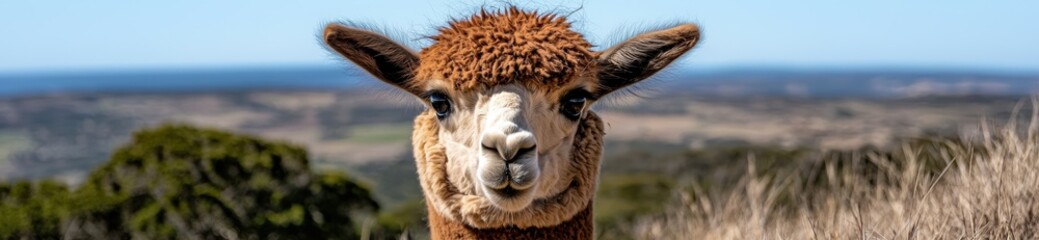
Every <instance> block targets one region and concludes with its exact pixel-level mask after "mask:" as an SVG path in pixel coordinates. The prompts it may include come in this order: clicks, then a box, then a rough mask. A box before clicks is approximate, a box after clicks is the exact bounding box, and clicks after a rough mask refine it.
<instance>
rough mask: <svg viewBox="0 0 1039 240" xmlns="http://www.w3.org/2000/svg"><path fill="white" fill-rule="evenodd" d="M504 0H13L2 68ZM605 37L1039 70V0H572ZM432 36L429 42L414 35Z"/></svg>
mask: <svg viewBox="0 0 1039 240" xmlns="http://www.w3.org/2000/svg"><path fill="white" fill-rule="evenodd" d="M500 2H501V1H453V2H448V1H390V0H387V1H371V0H367V1H201V0H180V1H104V0H98V1H51V0H31V1H4V2H3V3H0V33H2V34H0V73H5V72H7V73H10V72H48V71H80V70H118V69H155V68H159V69H162V68H221V67H242V66H307V65H330V64H341V62H337V61H336V60H335V58H334V57H333V56H332V55H330V54H329V53H327V52H326V51H325V50H324V49H323V48H322V47H321V46H320V44H319V42H318V39H317V37H316V36H317V33H318V32H319V31H320V29H321V27H322V26H323V25H324V24H325V23H327V22H331V21H337V20H351V21H359V22H366V23H373V24H377V25H380V26H387V27H388V28H389V29H392V30H394V31H396V32H399V33H400V34H402V35H403V36H406V37H408V38H409V39H414V38H418V37H419V36H421V35H422V34H427V33H430V32H432V30H433V29H434V28H435V27H436V26H440V25H442V24H444V23H445V22H446V21H447V20H448V19H450V18H451V17H462V16H465V15H466V14H467V13H471V12H473V11H474V10H475V9H478V8H479V7H480V6H485V5H486V6H500V5H501V4H500ZM520 5H522V6H527V7H528V8H538V9H564V10H566V9H575V8H577V7H582V8H581V10H579V11H577V12H576V13H575V14H574V15H573V16H572V17H571V19H572V20H573V21H575V23H576V26H577V27H578V29H579V30H580V31H581V32H583V33H586V34H587V36H588V37H589V38H590V39H591V40H592V42H593V43H595V44H598V45H605V44H607V43H609V42H611V39H616V38H617V36H619V35H623V34H620V33H624V32H625V29H628V30H630V29H639V27H640V26H653V25H654V24H659V23H668V22H675V21H691V22H696V23H699V24H700V25H701V26H702V28H703V31H704V40H703V41H702V42H701V45H700V46H699V47H698V48H697V49H696V50H695V52H694V53H693V54H692V55H690V56H689V57H687V58H686V59H684V61H683V62H681V63H679V64H680V65H682V66H685V67H694V68H731V67H745V66H768V67H797V68H863V67H869V68H873V67H897V68H915V67H926V68H950V69H962V68H971V69H998V70H1012V71H1039V46H1037V43H1039V27H1037V26H1035V24H1036V23H1039V14H1037V13H1039V1H1009V0H992V1H962V0H944V1H939V0H928V1H924V0H918V1H896V0H870V1H859V0H854V1H821V0H819V1H815V0H813V1H796V2H793V1H789V2H781V1H745V0H726V1H697V0H683V1H612V0H611V1H600V0H597V1H590V0H589V1H562V2H560V3H551V4H547V3H541V4H520ZM413 44H415V45H418V46H421V43H420V42H416V43H413Z"/></svg>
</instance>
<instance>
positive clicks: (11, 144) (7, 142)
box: [0, 131, 32, 176]
mask: <svg viewBox="0 0 1039 240" xmlns="http://www.w3.org/2000/svg"><path fill="white" fill-rule="evenodd" d="M30 146H32V145H31V142H30V139H29V138H28V137H26V136H25V135H24V134H21V133H19V132H16V131H0V176H2V175H7V173H5V172H4V171H6V170H5V169H12V170H13V168H12V167H9V166H8V164H9V163H8V159H10V157H9V156H11V154H14V153H16V152H18V151H22V150H25V149H26V148H28V147H30Z"/></svg>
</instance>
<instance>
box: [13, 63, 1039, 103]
mask: <svg viewBox="0 0 1039 240" xmlns="http://www.w3.org/2000/svg"><path fill="white" fill-rule="evenodd" d="M649 82H650V83H648V84H641V85H643V86H644V87H646V88H649V89H651V90H661V91H665V92H666V91H683V92H690V93H693V94H697V95H718V96H733V97H740V96H790V97H867V98H876V97H880V98H886V97H921V96H973V95H985V96H993V95H996V96H1027V95H1035V94H1039V74H1021V73H1016V74H1000V73H991V72H964V71H959V72H957V71H925V70H909V71H907V70H898V71H891V70H847V71H843V70H842V71H806V70H782V69H780V70H775V69H772V70H768V69H753V68H748V69H731V70H714V71H672V72H668V73H665V74H660V76H658V77H656V79H655V80H652V81H649ZM373 85H379V84H378V83H376V82H375V81H373V80H371V77H370V76H368V75H367V74H365V73H363V72H361V71H359V70H356V69H353V68H346V67H341V68H340V67H296V68H229V69H194V70H190V69H189V70H150V71H145V70H138V71H107V72H106V71H90V72H57V73H24V74H6V75H5V74H3V73H0V97H16V96H32V95H51V94H78V93H112V92H117V93H123V92H131V93H135V92H191V91H240V90H255V89H279V90H295V89H300V90H313V89H319V90H337V89H352V88H358V87H366V86H373Z"/></svg>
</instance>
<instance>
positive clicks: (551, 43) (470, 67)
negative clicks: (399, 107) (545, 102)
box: [412, 7, 596, 92]
mask: <svg viewBox="0 0 1039 240" xmlns="http://www.w3.org/2000/svg"><path fill="white" fill-rule="evenodd" d="M431 39H432V40H433V41H434V43H433V44H432V45H430V46H429V47H427V48H425V49H423V50H422V51H421V52H420V53H419V59H422V61H421V63H420V65H419V67H418V71H417V75H416V78H415V82H413V83H412V84H415V85H417V86H422V85H423V84H425V83H424V82H423V81H425V80H430V79H444V80H447V81H449V82H451V83H453V84H454V85H455V86H454V87H455V88H457V90H461V91H463V92H464V91H469V90H473V89H476V88H479V87H487V86H499V85H505V84H509V83H513V82H520V83H521V84H524V85H526V86H527V87H529V88H532V89H548V88H553V87H559V86H563V85H565V84H566V83H568V82H569V81H571V80H572V79H574V78H575V76H576V75H578V74H583V73H586V72H588V70H590V69H588V68H589V67H590V66H594V64H592V63H593V62H594V61H595V59H596V54H595V53H594V52H592V50H591V47H592V45H591V44H590V43H588V42H587V41H585V39H584V37H583V36H582V35H581V34H580V33H577V32H574V31H572V30H570V23H569V22H567V20H566V18H563V17H560V16H556V15H553V14H539V13H537V12H526V11H523V10H519V9H517V8H515V7H513V8H509V9H508V10H505V11H501V12H487V11H481V12H480V13H479V14H476V15H475V16H472V17H470V18H468V19H463V20H459V21H453V22H451V23H450V24H449V25H448V26H447V27H443V28H440V31H439V34H438V35H436V36H433V37H431Z"/></svg>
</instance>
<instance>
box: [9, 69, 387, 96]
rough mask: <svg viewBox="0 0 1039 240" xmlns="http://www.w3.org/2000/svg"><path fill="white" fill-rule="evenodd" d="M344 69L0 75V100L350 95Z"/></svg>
mask: <svg viewBox="0 0 1039 240" xmlns="http://www.w3.org/2000/svg"><path fill="white" fill-rule="evenodd" d="M366 77H367V76H364V75H360V74H358V73H357V72H356V71H352V70H350V69H347V68H333V67H311V68H232V69H187V70H134V71H89V72H57V73H22V74H7V75H4V74H0V97H2V96H25V95H40V94H64V93H107V92H171V91H173V92H177V91H180V92H183V91H220V90H249V89H349V88H353V87H357V86H359V85H358V83H359V81H358V79H363V78H366Z"/></svg>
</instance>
